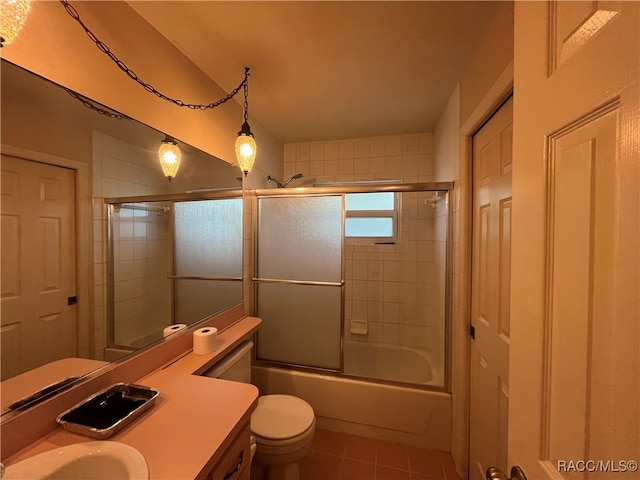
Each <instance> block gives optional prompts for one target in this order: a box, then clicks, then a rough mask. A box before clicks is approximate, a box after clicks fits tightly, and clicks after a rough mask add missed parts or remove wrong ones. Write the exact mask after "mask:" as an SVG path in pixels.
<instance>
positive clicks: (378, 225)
mask: <svg viewBox="0 0 640 480" xmlns="http://www.w3.org/2000/svg"><path fill="white" fill-rule="evenodd" d="M345 235H346V236H347V237H393V218H391V217H347V218H346V219H345Z"/></svg>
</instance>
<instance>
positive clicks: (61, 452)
mask: <svg viewBox="0 0 640 480" xmlns="http://www.w3.org/2000/svg"><path fill="white" fill-rule="evenodd" d="M27 478H28V479H30V480H114V479H118V480H134V479H135V480H148V478H149V469H148V468H147V462H146V461H145V459H144V457H143V456H142V454H141V453H140V452H139V451H138V450H136V449H135V448H133V447H130V446H129V445H125V444H124V443H119V442H108V441H99V442H83V443H75V444H73V445H67V446H66V447H60V448H54V449H53V450H49V451H48V452H43V453H40V454H39V455H34V456H33V457H29V458H27V459H25V460H22V461H21V462H18V463H15V464H13V465H9V466H8V467H7V468H6V470H5V472H4V476H3V477H2V480H18V479H20V480H24V479H27Z"/></svg>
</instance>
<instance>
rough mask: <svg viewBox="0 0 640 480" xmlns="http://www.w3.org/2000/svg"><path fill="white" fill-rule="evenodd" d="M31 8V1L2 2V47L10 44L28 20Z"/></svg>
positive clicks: (0, 15)
mask: <svg viewBox="0 0 640 480" xmlns="http://www.w3.org/2000/svg"><path fill="white" fill-rule="evenodd" d="M30 8H31V2H30V1H29V0H2V1H0V47H3V46H4V45H5V44H7V45H8V44H9V43H11V42H12V41H13V39H14V38H16V36H17V35H18V32H19V31H20V29H21V28H22V26H23V25H24V22H25V21H26V20H27V14H28V13H29V9H30Z"/></svg>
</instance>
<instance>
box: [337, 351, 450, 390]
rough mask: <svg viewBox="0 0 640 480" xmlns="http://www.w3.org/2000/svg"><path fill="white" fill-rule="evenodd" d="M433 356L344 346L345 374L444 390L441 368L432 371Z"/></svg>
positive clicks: (424, 353) (422, 352) (426, 353)
mask: <svg viewBox="0 0 640 480" xmlns="http://www.w3.org/2000/svg"><path fill="white" fill-rule="evenodd" d="M432 365H433V363H432V357H431V352H429V351H427V350H424V349H419V348H413V347H404V346H402V345H391V344H386V343H369V342H362V341H354V340H345V342H344V373H345V374H346V375H355V376H357V377H364V378H377V379H381V380H389V381H393V382H400V383H411V384H415V385H420V386H434V387H440V388H442V387H444V381H443V380H444V375H443V372H442V368H433V366H432Z"/></svg>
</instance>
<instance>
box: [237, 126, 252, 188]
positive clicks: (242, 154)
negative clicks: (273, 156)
mask: <svg viewBox="0 0 640 480" xmlns="http://www.w3.org/2000/svg"><path fill="white" fill-rule="evenodd" d="M245 125H246V129H245ZM256 150H257V147H256V141H255V140H254V138H253V134H252V133H251V130H249V125H248V124H247V123H245V124H243V125H242V130H240V132H238V138H237V139H236V159H237V160H238V166H239V167H240V170H242V171H243V172H244V176H245V177H246V176H247V173H249V172H250V171H251V169H252V168H253V162H255V160H256Z"/></svg>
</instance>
